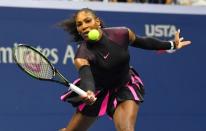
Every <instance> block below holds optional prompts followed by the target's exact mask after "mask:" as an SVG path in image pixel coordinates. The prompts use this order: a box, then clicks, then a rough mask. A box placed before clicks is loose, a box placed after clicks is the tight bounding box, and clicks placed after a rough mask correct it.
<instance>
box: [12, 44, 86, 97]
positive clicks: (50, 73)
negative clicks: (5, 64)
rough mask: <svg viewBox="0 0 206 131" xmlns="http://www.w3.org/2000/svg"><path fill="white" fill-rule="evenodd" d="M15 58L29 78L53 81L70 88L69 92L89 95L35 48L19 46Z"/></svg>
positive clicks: (15, 51)
mask: <svg viewBox="0 0 206 131" xmlns="http://www.w3.org/2000/svg"><path fill="white" fill-rule="evenodd" d="M13 58H14V61H15V63H16V64H17V65H18V66H19V67H20V68H21V69H22V70H23V71H24V72H26V73H27V74H28V75H29V76H31V77H33V78H36V79H38V80H45V81H52V82H56V83H60V84H63V85H65V86H66V87H68V88H69V89H68V90H69V91H74V92H76V93H77V94H79V95H81V96H87V93H86V92H85V91H83V90H82V89H80V88H79V87H77V86H75V85H74V84H72V83H70V82H69V81H68V80H67V79H66V78H65V77H64V76H63V75H62V74H60V73H59V71H58V70H57V69H55V68H54V66H53V65H52V64H51V63H50V61H49V60H48V59H47V58H46V57H45V56H44V55H43V54H42V53H40V52H39V51H38V50H36V49H35V48H33V47H31V46H28V45H23V44H19V45H17V46H16V47H14V48H13Z"/></svg>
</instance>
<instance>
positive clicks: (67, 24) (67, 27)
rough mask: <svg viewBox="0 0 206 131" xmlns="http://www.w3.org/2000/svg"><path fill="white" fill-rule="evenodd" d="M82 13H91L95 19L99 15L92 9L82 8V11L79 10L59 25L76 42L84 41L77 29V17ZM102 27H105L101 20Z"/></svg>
mask: <svg viewBox="0 0 206 131" xmlns="http://www.w3.org/2000/svg"><path fill="white" fill-rule="evenodd" d="M80 12H89V13H91V14H92V15H93V16H94V17H96V18H97V15H96V13H95V11H93V10H92V9H89V8H82V9H80V10H78V11H77V12H76V13H75V14H74V15H73V16H72V17H71V18H69V19H66V20H64V21H62V22H61V23H59V26H60V27H62V28H63V29H64V31H66V32H68V33H69V34H70V35H72V37H73V40H74V41H75V42H78V41H82V40H83V38H82V36H81V35H80V34H79V32H78V31H77V27H76V21H75V20H76V17H77V15H78V14H79V13H80ZM100 22H101V23H100V26H101V27H103V22H102V20H101V19H100Z"/></svg>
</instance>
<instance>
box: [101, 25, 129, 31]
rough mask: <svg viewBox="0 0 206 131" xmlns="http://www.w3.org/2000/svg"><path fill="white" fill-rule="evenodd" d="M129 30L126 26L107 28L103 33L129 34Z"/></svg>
mask: <svg viewBox="0 0 206 131" xmlns="http://www.w3.org/2000/svg"><path fill="white" fill-rule="evenodd" d="M128 30H129V28H127V27H126V26H120V27H106V28H103V31H106V32H115V31H116V32H117V31H122V32H128Z"/></svg>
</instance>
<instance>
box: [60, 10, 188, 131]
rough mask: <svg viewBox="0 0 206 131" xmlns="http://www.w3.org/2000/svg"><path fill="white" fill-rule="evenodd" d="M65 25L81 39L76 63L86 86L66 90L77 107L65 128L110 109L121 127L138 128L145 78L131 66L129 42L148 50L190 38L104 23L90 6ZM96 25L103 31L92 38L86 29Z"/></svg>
mask: <svg viewBox="0 0 206 131" xmlns="http://www.w3.org/2000/svg"><path fill="white" fill-rule="evenodd" d="M61 27H63V28H64V30H65V31H68V32H69V33H70V35H72V36H73V37H74V40H75V41H76V42H78V43H80V47H79V48H78V51H77V52H76V56H75V66H76V68H77V69H78V72H79V77H80V79H77V80H76V81H75V82H74V83H75V84H76V85H78V86H80V88H81V89H83V90H85V91H86V92H87V96H86V97H83V96H80V97H79V96H78V95H77V94H75V93H74V92H67V93H66V94H64V95H63V96H62V97H61V99H62V100H63V101H66V102H69V103H71V104H72V105H73V106H74V107H76V108H77V110H76V112H75V113H74V115H73V117H72V119H71V120H70V122H69V124H68V125H67V127H66V128H63V129H61V131H86V130H88V129H89V127H90V126H91V125H92V124H93V123H94V122H95V120H97V118H98V117H99V116H102V115H105V114H107V115H108V116H110V117H111V118H112V119H113V121H114V124H115V127H116V130H117V131H134V130H135V123H136V119H137V115H138V111H139V107H140V104H141V103H142V102H143V96H144V88H143V82H142V80H141V79H140V76H139V75H138V73H137V72H136V71H135V70H134V69H132V68H130V65H129V61H130V55H129V51H128V46H132V47H136V48H142V49H147V50H179V49H181V48H183V47H185V46H187V45H189V44H190V43H191V42H190V41H183V38H180V37H179V35H180V32H179V31H177V32H176V33H175V38H174V40H173V41H162V40H159V39H155V38H147V37H140V36H137V35H136V34H135V33H134V32H133V31H131V30H130V29H129V28H127V27H110V28H104V27H103V22H102V21H101V19H100V18H99V17H98V16H97V15H96V13H95V12H94V11H93V10H91V9H88V8H83V9H81V10H79V11H77V12H76V13H75V15H74V17H72V18H70V19H67V20H65V21H64V22H62V23H61ZM92 29H97V30H98V31H99V32H100V36H99V38H98V39H97V40H96V41H90V40H89V38H88V32H89V31H90V30H92Z"/></svg>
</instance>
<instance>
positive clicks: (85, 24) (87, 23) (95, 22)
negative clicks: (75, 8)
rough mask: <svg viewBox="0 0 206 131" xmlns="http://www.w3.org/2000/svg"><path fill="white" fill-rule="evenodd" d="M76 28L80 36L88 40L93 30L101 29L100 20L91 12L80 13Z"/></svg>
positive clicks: (77, 17)
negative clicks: (88, 35) (89, 33)
mask: <svg viewBox="0 0 206 131" xmlns="http://www.w3.org/2000/svg"><path fill="white" fill-rule="evenodd" d="M76 26H77V31H78V32H79V34H80V35H81V36H82V37H83V38H84V39H88V37H87V34H88V32H89V31H90V30H91V29H99V28H100V20H99V19H98V18H96V17H95V16H94V15H93V14H92V13H90V12H85V11H82V12H79V13H78V14H77V16H76Z"/></svg>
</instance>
